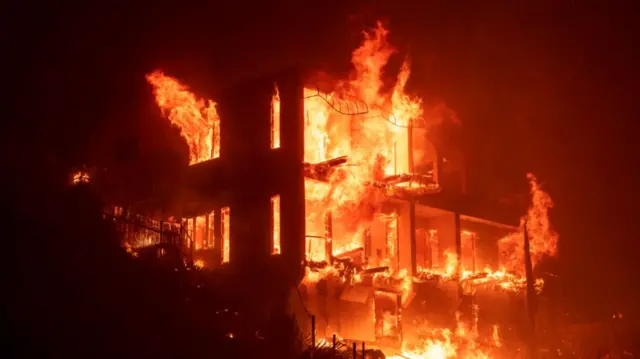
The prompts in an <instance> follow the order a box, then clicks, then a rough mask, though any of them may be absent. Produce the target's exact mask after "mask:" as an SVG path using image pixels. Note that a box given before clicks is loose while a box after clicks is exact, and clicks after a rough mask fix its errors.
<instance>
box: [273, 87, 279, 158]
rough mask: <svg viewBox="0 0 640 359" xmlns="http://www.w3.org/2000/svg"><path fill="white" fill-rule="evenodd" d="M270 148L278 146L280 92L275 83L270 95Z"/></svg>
mask: <svg viewBox="0 0 640 359" xmlns="http://www.w3.org/2000/svg"><path fill="white" fill-rule="evenodd" d="M271 148H280V93H279V92H278V86H277V85H276V84H274V85H273V96H272V97H271Z"/></svg>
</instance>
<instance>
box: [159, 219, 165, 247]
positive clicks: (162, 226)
mask: <svg viewBox="0 0 640 359" xmlns="http://www.w3.org/2000/svg"><path fill="white" fill-rule="evenodd" d="M163 229H164V221H160V243H164V241H163V240H162V230H163Z"/></svg>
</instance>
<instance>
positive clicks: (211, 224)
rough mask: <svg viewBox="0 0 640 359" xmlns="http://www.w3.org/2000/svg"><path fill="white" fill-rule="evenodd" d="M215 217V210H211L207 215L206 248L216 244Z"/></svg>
mask: <svg viewBox="0 0 640 359" xmlns="http://www.w3.org/2000/svg"><path fill="white" fill-rule="evenodd" d="M215 219H216V212H215V211H211V213H209V215H208V216H207V244H206V247H207V248H214V247H215V246H216V242H215V238H216V235H215V228H216V226H215V223H216V221H215Z"/></svg>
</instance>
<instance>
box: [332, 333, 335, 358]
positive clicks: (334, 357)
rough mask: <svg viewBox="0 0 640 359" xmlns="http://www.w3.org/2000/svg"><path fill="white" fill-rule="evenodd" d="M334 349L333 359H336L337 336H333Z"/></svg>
mask: <svg viewBox="0 0 640 359" xmlns="http://www.w3.org/2000/svg"><path fill="white" fill-rule="evenodd" d="M332 348H333V358H335V357H336V335H335V334H333V345H332Z"/></svg>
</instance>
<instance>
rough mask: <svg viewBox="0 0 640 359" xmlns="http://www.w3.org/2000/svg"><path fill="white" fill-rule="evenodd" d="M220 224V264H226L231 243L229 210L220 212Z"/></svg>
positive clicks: (227, 208)
mask: <svg viewBox="0 0 640 359" xmlns="http://www.w3.org/2000/svg"><path fill="white" fill-rule="evenodd" d="M220 222H221V224H222V263H228V262H229V258H230V256H229V255H230V250H231V243H229V238H230V235H231V233H230V231H231V208H229V207H224V208H222V210H221V211H220Z"/></svg>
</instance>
